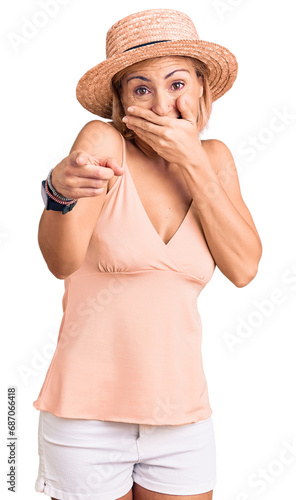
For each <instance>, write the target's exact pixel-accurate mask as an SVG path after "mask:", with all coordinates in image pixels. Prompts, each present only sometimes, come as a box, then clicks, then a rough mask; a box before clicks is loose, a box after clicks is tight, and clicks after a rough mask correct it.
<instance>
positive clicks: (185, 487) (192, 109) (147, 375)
mask: <svg viewBox="0 0 296 500" xmlns="http://www.w3.org/2000/svg"><path fill="white" fill-rule="evenodd" d="M236 74H237V63H236V59H235V57H234V56H233V55H232V54H231V53H230V52H229V51H228V50H227V49H225V48H224V47H221V46H220V45H217V44H212V43H209V42H204V41H200V40H199V38H198V35H197V33H196V30H195V27H194V25H193V24H192V21H191V20H190V19H189V18H188V16H186V15H185V14H183V13H180V12H176V11H172V10H167V9H160V10H149V11H144V12H140V13H137V14H133V15H132V16H128V17H126V18H125V19H123V20H121V21H119V22H118V23H116V24H115V25H114V26H112V28H111V29H110V30H109V32H108V33H107V59H106V61H104V62H103V63H100V64H98V65H97V66H96V67H94V68H92V69H91V70H89V71H88V72H87V73H86V74H85V75H84V76H83V77H82V78H81V79H80V81H79V83H78V86H77V98H78V100H79V102H80V103H81V104H82V105H83V106H84V107H85V108H86V109H88V110H89V111H91V112H93V113H95V114H97V115H99V116H101V117H103V118H108V119H110V118H112V119H113V121H112V122H111V123H105V122H103V121H100V120H93V121H91V122H89V123H87V124H86V125H85V127H83V129H82V130H81V132H80V133H79V135H78V137H77V139H76V140H75V142H74V144H73V147H72V149H71V152H70V154H69V156H67V157H66V158H64V159H63V160H62V161H61V162H60V163H59V164H58V165H57V166H56V167H55V168H54V169H52V170H51V172H50V173H49V176H48V178H47V182H45V181H43V183H42V185H43V195H44V200H45V203H46V209H47V210H45V211H44V212H43V214H42V217H41V221H40V226H39V245H40V248H41V251H42V254H43V256H44V258H45V261H46V263H47V265H48V267H49V269H50V271H51V272H52V273H53V274H54V275H55V276H56V277H57V278H59V279H64V280H65V294H64V298H63V310H64V315H63V318H62V322H61V327H60V332H59V336H58V344H57V348H56V352H55V354H54V357H53V359H52V362H51V365H50V367H49V370H48V372H47V375H46V379H45V381H44V384H43V387H42V389H41V392H40V394H39V397H38V399H37V401H35V402H34V406H35V408H37V409H39V410H40V423H39V454H40V466H39V475H38V479H37V481H36V490H37V491H40V492H41V491H43V492H44V493H45V494H47V495H50V496H51V497H52V498H56V499H63V500H64V499H66V500H76V499H77V500H82V499H83V500H84V499H89V500H90V499H91V500H95V499H102V500H103V499H104V500H113V499H115V498H116V499H117V498H123V499H129V500H130V499H132V498H134V499H136V500H153V499H158V500H161V499H165V498H170V499H173V498H179V496H181V497H182V498H183V499H198V500H210V499H211V498H212V494H213V488H214V486H215V484H216V468H215V439H214V432H213V422H212V409H211V407H210V403H209V396H208V389H207V383H206V379H205V375H204V371H203V366H202V357H201V320H200V316H199V313H198V310H197V306H196V304H197V297H198V295H199V293H200V291H201V290H202V289H203V288H204V286H205V285H206V284H207V283H208V282H209V280H210V279H211V277H212V275H213V272H214V269H215V266H216V265H217V266H218V267H219V269H220V270H221V271H222V272H223V273H224V274H225V276H226V277H227V278H228V279H229V280H231V281H232V282H233V283H234V284H235V285H236V286H238V287H242V286H246V285H247V284H248V283H249V282H250V281H251V280H252V279H253V278H254V277H255V275H256V272H257V267H258V262H259V260H260V257H261V252H262V249H261V242H260V238H259V235H258V233H257V230H256V228H255V225H254V222H253V220H252V217H251V215H250V212H249V210H248V208H247V207H246V205H245V203H244V202H243V200H242V197H241V194H240V189H239V182H238V178H237V174H236V168H235V165H234V162H233V158H232V155H231V153H230V151H229V149H228V148H227V146H226V145H225V144H223V143H222V142H221V141H218V140H215V139H211V140H204V141H200V139H199V134H200V131H201V130H202V129H203V128H204V126H205V125H206V123H207V121H208V119H209V116H210V112H211V104H212V102H213V101H214V100H216V99H218V98H219V97H221V96H222V95H223V94H224V93H225V92H226V91H227V90H229V89H230V88H231V86H232V84H233V82H234V80H235V78H236ZM77 200H78V201H77ZM65 207H66V208H65Z"/></svg>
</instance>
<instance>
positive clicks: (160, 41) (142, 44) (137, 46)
mask: <svg viewBox="0 0 296 500" xmlns="http://www.w3.org/2000/svg"><path fill="white" fill-rule="evenodd" d="M171 41H172V40H156V41H155V42H147V43H141V45H135V46H134V47H131V48H130V49H126V50H124V51H123V52H128V51H129V50H133V49H138V48H139V47H145V45H153V44H154V43H162V42H171Z"/></svg>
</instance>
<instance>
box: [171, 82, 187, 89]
mask: <svg viewBox="0 0 296 500" xmlns="http://www.w3.org/2000/svg"><path fill="white" fill-rule="evenodd" d="M184 85H185V84H184V83H183V82H174V83H172V88H173V90H181V89H182V88H183V87H184Z"/></svg>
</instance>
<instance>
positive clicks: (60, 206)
mask: <svg viewBox="0 0 296 500" xmlns="http://www.w3.org/2000/svg"><path fill="white" fill-rule="evenodd" d="M45 182H46V180H44V181H42V183H41V195H42V198H43V201H44V205H45V208H46V210H55V211H56V212H62V213H63V214H66V213H67V212H70V211H71V210H72V209H73V208H74V207H75V205H76V203H77V200H76V201H74V202H73V203H70V204H68V205H66V204H65V203H58V202H57V201H55V200H53V199H52V198H51V197H50V196H49V195H48V194H47V192H46V189H45Z"/></svg>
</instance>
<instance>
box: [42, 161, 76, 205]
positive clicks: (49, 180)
mask: <svg viewBox="0 0 296 500" xmlns="http://www.w3.org/2000/svg"><path fill="white" fill-rule="evenodd" d="M52 171H53V168H52V169H51V170H50V172H49V174H48V176H47V179H46V180H47V185H48V188H49V189H50V191H51V192H52V193H53V195H54V196H55V197H56V198H57V200H55V201H58V202H59V201H61V202H69V203H73V202H74V201H77V200H75V199H71V198H66V197H65V196H62V195H61V194H60V193H58V192H57V191H56V190H55V189H54V187H53V185H52V183H51V174H52ZM50 194H51V193H49V195H50ZM51 197H52V196H51Z"/></svg>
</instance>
